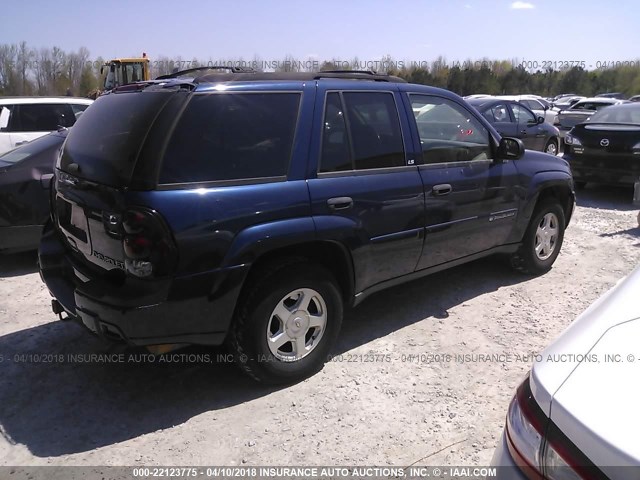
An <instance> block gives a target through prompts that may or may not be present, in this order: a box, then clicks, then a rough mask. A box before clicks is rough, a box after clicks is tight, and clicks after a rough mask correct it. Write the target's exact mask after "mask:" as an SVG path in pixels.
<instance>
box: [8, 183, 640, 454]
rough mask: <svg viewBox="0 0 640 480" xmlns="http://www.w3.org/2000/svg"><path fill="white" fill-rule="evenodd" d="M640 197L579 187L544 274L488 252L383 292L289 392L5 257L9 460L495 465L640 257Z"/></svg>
mask: <svg viewBox="0 0 640 480" xmlns="http://www.w3.org/2000/svg"><path fill="white" fill-rule="evenodd" d="M630 198H631V191H629V190H623V191H616V190H612V189H606V188H588V189H587V190H585V191H584V192H580V198H579V199H578V208H577V210H576V213H575V215H574V218H573V220H572V223H571V225H570V227H569V229H568V230H567V233H566V236H565V243H564V246H563V249H562V253H561V254H560V256H559V258H558V261H557V262H556V264H555V266H554V268H553V269H552V271H551V272H549V273H548V274H546V275H544V276H541V277H538V278H529V277H524V276H521V275H519V274H516V273H514V272H512V271H511V270H510V269H509V268H508V267H507V266H506V263H505V262H504V261H502V260H500V259H498V258H489V259H485V260H481V261H477V262H474V263H471V264H468V265H464V266H461V267H457V268H454V269H452V270H449V271H446V272H442V273H438V274H435V275H433V276H431V277H427V278H425V279H422V280H419V281H415V282H413V283H409V284H406V285H403V286H400V287H397V288H394V289H391V290H388V291H385V292H382V293H380V294H378V295H376V296H374V297H371V298H370V299H369V300H367V301H366V302H364V303H363V304H362V305H361V306H359V307H357V308H356V309H354V310H352V311H349V312H347V314H346V318H345V322H344V327H343V331H342V334H341V336H340V340H339V343H338V345H337V347H336V348H335V350H334V353H335V355H336V357H335V358H334V359H333V361H331V362H329V363H327V365H326V366H325V368H324V370H323V371H322V372H320V373H319V374H317V375H315V376H314V377H312V378H310V379H308V380H306V381H304V382H301V383H299V384H297V385H293V386H290V387H287V388H267V387H263V386H260V385H257V384H255V383H253V382H252V381H251V380H249V379H247V378H245V377H244V376H243V375H241V374H240V373H239V370H237V369H236V368H235V367H234V366H233V365H231V364H227V363H225V362H223V361H218V360H219V357H218V356H222V355H224V351H223V350H217V349H195V348H193V349H187V350H183V351H180V352H176V353H180V354H181V355H182V356H180V357H177V356H175V357H169V358H168V359H167V360H170V361H167V362H163V363H160V362H159V361H158V360H157V359H156V360H155V361H150V360H149V359H148V358H147V357H144V356H140V355H143V352H140V351H135V352H130V351H127V352H125V353H122V352H121V351H120V350H113V349H111V350H110V349H109V348H108V347H107V346H105V345H104V344H103V343H101V341H99V340H98V339H95V338H93V337H92V336H90V335H89V334H88V333H85V331H84V330H83V329H81V328H80V327H78V326H76V325H74V324H70V323H66V322H59V321H56V317H55V316H54V315H53V314H52V313H51V310H50V306H49V302H50V297H49V295H48V292H47V291H46V289H45V287H44V285H43V284H42V283H41V281H40V278H39V276H38V274H37V272H36V269H35V267H34V265H35V255H34V254H21V255H12V256H5V257H0V356H1V357H2V364H1V365H0V371H1V372H2V374H1V375H0V433H1V434H2V435H1V436H0V464H2V465H191V464H194V465H246V466H250V465H288V466H292V465H378V466H384V465H394V466H408V465H410V464H413V463H416V462H417V463H418V464H421V465H467V466H480V465H487V464H488V463H489V461H490V460H491V456H492V454H493V450H494V448H495V446H496V444H497V441H498V439H499V437H500V433H501V431H502V427H503V422H504V416H505V413H506V409H507V406H508V403H509V401H510V399H511V396H512V394H513V392H514V389H515V388H516V386H517V385H518V384H519V383H520V381H521V380H522V378H523V377H524V375H525V374H526V373H527V371H528V370H529V368H530V365H531V356H532V355H533V354H536V353H538V352H540V351H541V350H542V349H543V348H544V347H545V346H546V345H547V344H548V343H550V342H551V341H552V340H553V339H554V338H555V337H556V336H557V335H558V334H559V333H560V332H561V331H562V330H563V329H564V328H565V327H566V326H567V325H568V324H569V323H570V322H571V321H572V320H573V319H574V318H575V317H576V316H577V315H578V314H579V313H580V312H581V311H582V310H584V309H585V308H586V307H587V306H588V305H589V304H590V303H591V302H593V301H594V300H595V299H596V298H597V297H598V296H600V295H601V294H602V293H603V292H605V291H606V290H608V289H609V288H610V287H611V286H613V285H614V284H615V282H616V281H617V280H619V279H620V278H622V277H623V276H625V275H626V274H628V273H629V272H630V271H631V270H632V269H633V268H634V266H635V265H636V264H637V263H638V260H639V259H640V248H638V247H640V238H639V235H640V229H638V228H637V227H638V225H637V219H636V215H637V210H636V209H634V208H633V207H632V205H631V202H630ZM100 353H101V354H108V353H111V354H120V353H122V354H123V355H125V358H128V359H129V360H130V361H128V362H125V363H116V362H112V363H107V362H105V361H101V360H103V359H101V358H94V360H93V361H89V360H90V357H89V355H90V354H100ZM132 354H137V355H138V357H134V358H131V357H129V355H132ZM465 354H467V356H466V357H464V355H465ZM471 354H473V356H472V355H471ZM38 355H40V357H39V356H38ZM70 355H76V357H74V358H75V359H76V361H75V362H74V361H71V359H70ZM185 355H191V356H192V357H197V359H198V360H200V361H199V362H192V361H189V360H190V359H188V358H187V359H186V360H185V357H184V356H185ZM447 355H449V356H447ZM491 355H494V357H493V358H492V357H491ZM496 356H499V357H500V358H499V360H496ZM60 358H61V359H63V360H64V362H59V361H56V360H57V359H60ZM111 358H112V359H116V358H118V359H119V358H121V357H111ZM80 360H84V361H83V362H80ZM136 360H139V361H136ZM463 360H465V361H463Z"/></svg>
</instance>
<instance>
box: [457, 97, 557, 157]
mask: <svg viewBox="0 0 640 480" xmlns="http://www.w3.org/2000/svg"><path fill="white" fill-rule="evenodd" d="M469 103H470V104H471V105H473V106H474V107H475V108H476V110H478V111H479V112H480V114H481V115H482V116H483V117H484V118H486V119H487V120H488V121H489V122H490V123H491V124H492V125H493V127H494V128H495V129H496V130H497V131H498V133H500V135H502V136H503V137H514V138H519V139H520V140H522V143H523V144H524V146H525V148H529V149H531V150H540V151H543V152H546V153H550V154H552V155H557V154H558V147H559V141H560V133H559V132H558V129H557V128H556V127H554V126H553V125H551V124H549V123H546V122H545V121H544V118H543V117H541V116H537V115H536V114H534V113H533V112H532V111H531V110H529V109H528V108H527V107H525V106H524V105H522V104H520V103H518V102H515V101H512V100H501V99H496V98H480V99H472V100H469Z"/></svg>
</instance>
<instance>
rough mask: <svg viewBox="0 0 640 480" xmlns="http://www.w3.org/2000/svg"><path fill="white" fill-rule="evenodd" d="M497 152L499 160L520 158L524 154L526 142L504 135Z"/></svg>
mask: <svg viewBox="0 0 640 480" xmlns="http://www.w3.org/2000/svg"><path fill="white" fill-rule="evenodd" d="M497 154H498V155H497V158H498V160H518V159H519V158H521V157H522V155H524V144H523V143H522V140H520V139H518V138H512V137H502V139H501V140H500V143H499V144H498V151H497Z"/></svg>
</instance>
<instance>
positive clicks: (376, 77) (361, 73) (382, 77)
mask: <svg viewBox="0 0 640 480" xmlns="http://www.w3.org/2000/svg"><path fill="white" fill-rule="evenodd" d="M321 78H342V79H347V80H373V81H376V82H393V83H406V80H404V79H402V78H400V77H395V76H393V75H389V74H388V73H378V72H375V71H373V70H320V71H319V72H316V73H315V77H314V79H315V80H320V79H321Z"/></svg>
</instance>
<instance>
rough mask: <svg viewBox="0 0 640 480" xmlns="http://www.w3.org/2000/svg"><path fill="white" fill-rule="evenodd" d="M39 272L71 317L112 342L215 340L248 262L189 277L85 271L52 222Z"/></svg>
mask: <svg viewBox="0 0 640 480" xmlns="http://www.w3.org/2000/svg"><path fill="white" fill-rule="evenodd" d="M38 263H39V266H40V276H41V278H42V280H43V281H44V282H45V284H46V285H47V287H48V289H49V292H50V293H51V295H52V296H53V297H54V298H55V299H56V300H57V301H58V302H59V303H60V304H61V305H62V307H63V308H64V310H65V311H66V312H67V314H68V315H69V316H70V317H71V319H73V320H76V321H78V322H79V323H81V324H82V325H84V326H85V327H86V328H87V329H89V330H90V331H92V332H93V333H95V334H97V335H99V336H100V337H102V338H104V339H106V340H108V341H111V342H125V343H128V344H132V345H158V344H168V343H181V344H201V345H219V344H221V343H222V342H223V341H224V339H225V337H226V333H227V329H228V327H229V324H230V323H231V319H232V317H233V312H234V308H235V304H236V301H237V298H238V296H239V293H240V289H241V287H242V283H243V281H244V278H245V276H246V273H247V270H248V266H245V265H240V266H238V267H232V268H226V269H218V270H214V271H210V272H204V273H200V274H197V275H192V276H188V277H176V278H173V279H168V280H158V281H145V280H138V279H134V278H130V277H129V276H127V277H126V278H124V280H122V281H119V282H114V281H112V280H109V279H107V278H105V275H96V274H95V272H89V271H88V270H87V267H86V266H85V265H83V264H82V262H81V261H79V260H78V259H76V258H75V256H74V254H72V253H71V252H69V251H67V249H66V248H65V246H64V245H63V243H62V241H61V240H60V237H59V236H58V233H57V231H56V230H55V229H53V228H52V227H51V225H50V224H49V225H47V226H46V227H45V230H44V233H43V237H42V240H41V242H40V248H39V251H38Z"/></svg>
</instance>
